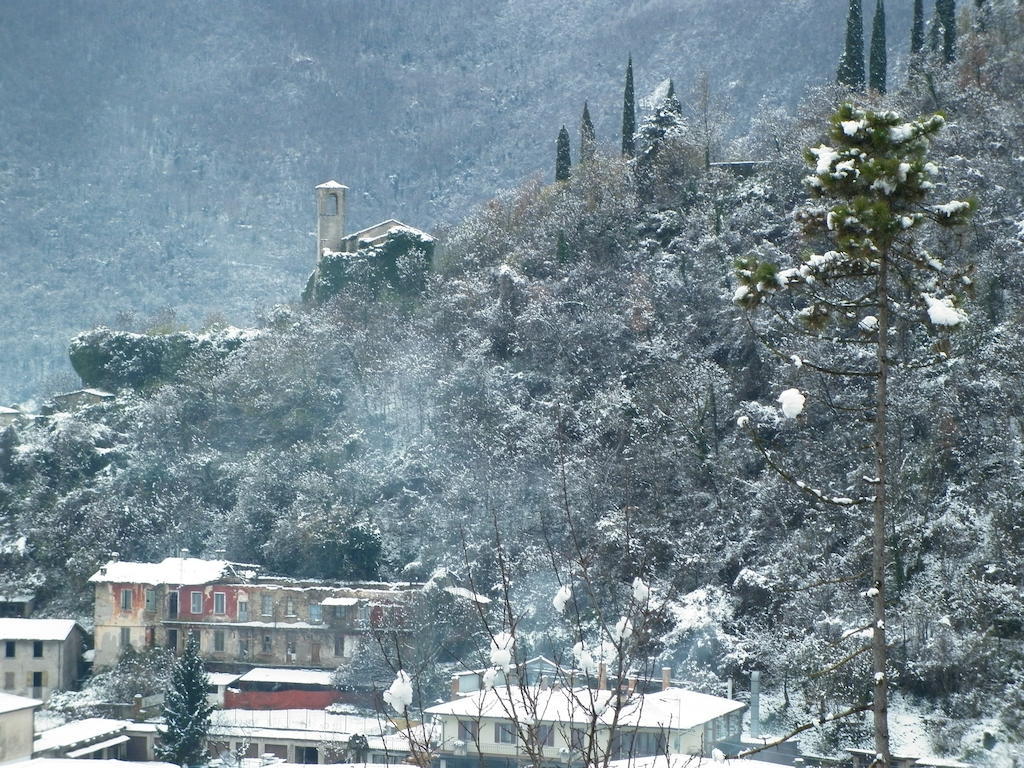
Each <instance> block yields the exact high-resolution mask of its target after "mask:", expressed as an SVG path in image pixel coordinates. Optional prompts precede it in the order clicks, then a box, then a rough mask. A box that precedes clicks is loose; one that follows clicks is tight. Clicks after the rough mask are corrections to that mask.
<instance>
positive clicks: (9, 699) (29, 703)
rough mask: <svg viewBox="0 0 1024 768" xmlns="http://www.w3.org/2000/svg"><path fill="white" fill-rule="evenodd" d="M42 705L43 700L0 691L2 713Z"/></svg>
mask: <svg viewBox="0 0 1024 768" xmlns="http://www.w3.org/2000/svg"><path fill="white" fill-rule="evenodd" d="M42 705H43V702H41V701H40V700H39V699H30V698H28V697H27V696H15V695H14V694H13V693H0V714H4V713H5V712H16V711H17V710H19V709H28V708H29V707H41V706H42Z"/></svg>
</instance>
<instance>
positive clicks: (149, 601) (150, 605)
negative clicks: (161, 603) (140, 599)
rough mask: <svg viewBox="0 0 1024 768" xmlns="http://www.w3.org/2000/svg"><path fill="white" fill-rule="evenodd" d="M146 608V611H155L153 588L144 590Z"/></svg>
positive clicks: (154, 591)
mask: <svg viewBox="0 0 1024 768" xmlns="http://www.w3.org/2000/svg"><path fill="white" fill-rule="evenodd" d="M146 610H147V611H155V610H156V590H155V589H147V590H146Z"/></svg>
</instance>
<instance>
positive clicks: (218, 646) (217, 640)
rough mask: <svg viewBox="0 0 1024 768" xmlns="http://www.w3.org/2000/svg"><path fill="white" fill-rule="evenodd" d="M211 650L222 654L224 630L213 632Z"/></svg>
mask: <svg viewBox="0 0 1024 768" xmlns="http://www.w3.org/2000/svg"><path fill="white" fill-rule="evenodd" d="M213 650H214V651H216V652H217V653H224V630H223V629H215V630H213Z"/></svg>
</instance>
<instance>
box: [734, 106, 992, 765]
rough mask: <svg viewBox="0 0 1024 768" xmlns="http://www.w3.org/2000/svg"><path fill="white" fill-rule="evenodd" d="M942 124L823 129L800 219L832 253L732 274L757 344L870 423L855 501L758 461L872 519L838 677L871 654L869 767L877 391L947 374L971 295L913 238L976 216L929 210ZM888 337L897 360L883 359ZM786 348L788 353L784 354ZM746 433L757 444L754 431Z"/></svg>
mask: <svg viewBox="0 0 1024 768" xmlns="http://www.w3.org/2000/svg"><path fill="white" fill-rule="evenodd" d="M944 122H945V121H944V119H943V118H942V117H941V116H940V115H933V116H931V117H928V118H923V119H920V120H912V121H909V122H905V121H903V120H902V119H901V118H900V116H899V115H898V114H896V113H895V112H871V111H868V110H864V109H861V108H858V107H856V106H854V105H852V104H844V105H843V106H842V107H840V109H839V111H838V112H837V113H836V114H835V115H834V116H833V117H832V127H831V132H830V139H831V145H827V144H821V145H819V146H817V147H813V148H811V149H809V150H808V153H807V161H808V163H809V164H810V165H811V166H812V167H813V168H814V173H813V174H812V175H810V176H808V177H807V183H808V184H809V186H810V187H811V192H812V195H813V197H814V198H815V199H814V200H813V201H812V203H811V204H810V205H808V206H807V207H806V208H804V209H803V210H802V211H801V212H800V214H799V218H800V220H801V221H802V223H803V224H804V227H805V232H806V233H807V234H808V235H811V236H816V237H822V238H824V239H825V240H827V241H828V242H829V243H830V245H831V246H832V247H831V249H828V250H825V251H824V252H822V253H817V254H811V255H807V256H805V257H803V259H802V261H801V263H800V264H798V265H797V266H794V267H789V268H786V269H780V268H779V267H778V266H777V265H776V264H774V263H771V262H770V261H762V260H759V259H757V258H753V257H751V258H748V259H746V260H744V261H742V262H741V263H740V264H739V265H738V270H737V276H738V279H739V283H740V285H739V287H738V288H737V290H736V293H735V296H734V299H735V301H736V302H737V303H739V304H740V305H742V306H744V307H747V308H749V309H753V308H756V307H758V306H760V305H761V304H763V303H766V302H767V303H769V304H770V305H771V308H772V310H773V311H772V312H770V313H766V314H767V315H770V317H768V318H767V319H766V321H765V322H766V325H765V326H764V327H763V328H762V331H761V332H762V336H761V337H762V340H763V341H765V343H766V345H767V346H768V347H769V348H770V349H771V350H772V351H773V352H776V353H777V354H779V355H780V356H782V357H783V359H786V360H791V361H792V362H793V364H794V366H795V368H796V370H797V372H798V375H799V374H800V373H803V372H807V371H810V372H813V374H814V375H815V377H817V375H818V374H825V375H827V376H829V377H832V378H833V380H834V382H835V383H834V384H833V385H832V386H830V387H828V389H829V390H831V391H830V392H827V393H826V397H827V398H828V400H827V402H828V409H829V410H830V411H832V412H834V413H844V412H845V413H850V414H855V422H856V423H863V420H864V416H865V415H867V416H868V417H869V418H870V420H871V422H872V435H871V441H872V443H871V444H872V450H871V456H870V457H868V456H866V455H865V456H864V457H863V460H862V463H860V464H859V465H857V466H855V467H852V468H851V471H850V472H849V473H848V474H847V478H849V477H859V478H861V480H860V481H859V482H860V483H862V490H861V492H860V494H859V495H850V494H849V493H848V491H844V492H842V493H837V494H835V495H833V494H831V493H829V492H827V491H822V490H818V489H816V488H813V487H812V486H811V485H810V484H808V483H806V482H804V481H802V480H797V479H796V477H795V475H794V473H793V472H791V471H789V470H787V469H785V468H784V467H783V466H782V464H781V463H780V461H779V459H778V457H777V456H776V455H775V454H774V453H773V452H770V451H768V450H766V449H762V450H763V454H764V457H765V459H766V460H767V462H768V463H769V464H770V465H771V466H773V467H774V468H776V469H777V470H778V471H779V472H780V474H782V475H783V476H784V477H786V478H787V479H789V480H791V481H792V482H794V483H795V484H796V485H797V486H798V487H799V488H800V489H801V490H803V491H804V492H805V493H807V494H808V495H809V496H810V497H811V498H812V499H813V500H814V501H815V502H817V503H822V504H828V505H832V506H833V507H835V508H838V509H840V510H846V511H849V512H852V513H854V514H855V510H857V509H859V508H860V507H862V506H863V507H867V506H870V507H871V508H872V515H871V522H870V530H871V535H870V537H869V538H870V541H871V543H872V548H871V553H872V554H871V563H870V572H871V583H870V586H868V588H867V589H866V590H865V592H864V595H865V596H866V597H868V598H870V600H871V603H872V613H871V620H870V621H869V622H866V627H865V628H867V629H870V631H871V642H870V644H869V645H865V646H864V647H862V648H861V649H859V650H855V651H853V652H852V653H851V654H850V655H849V656H847V657H845V658H844V659H842V660H841V661H840V662H838V663H837V665H836V666H839V665H841V664H844V663H845V662H846V661H849V660H852V659H853V658H856V657H857V656H859V655H860V654H861V653H867V652H869V651H870V653H871V658H872V680H871V687H872V688H873V692H872V694H871V697H870V701H871V709H872V710H873V713H874V739H875V752H876V753H877V755H878V758H877V759H876V761H875V762H874V763H873V765H876V766H883V768H887V767H888V766H889V765H890V764H891V755H890V750H889V730H888V688H889V671H888V664H887V662H888V645H887V642H886V635H885V620H886V568H887V554H888V552H887V542H888V539H887V536H888V535H889V526H890V525H891V524H892V521H891V520H890V519H889V514H888V513H889V509H888V508H889V501H888V496H887V484H888V482H889V479H888V478H889V475H890V467H889V456H888V442H889V441H888V434H887V433H888V410H887V405H888V401H889V394H888V387H889V384H890V379H891V377H892V376H893V374H897V375H898V374H899V373H900V372H901V370H902V371H907V370H912V369H918V368H921V367H924V366H928V365H942V364H944V363H945V361H946V355H947V353H946V350H945V346H944V338H943V337H944V336H945V333H946V332H947V331H949V330H952V329H955V328H957V327H958V326H960V325H961V324H962V323H963V322H964V321H965V320H966V315H965V313H964V311H963V310H962V309H961V308H960V306H959V305H960V303H961V301H962V297H963V294H964V292H965V291H966V290H967V288H968V286H969V285H970V280H969V278H968V277H967V275H966V272H965V271H957V270H954V269H950V268H949V267H948V266H947V265H946V264H944V263H943V262H942V261H941V260H940V259H939V258H938V257H937V256H935V255H933V254H930V253H928V252H927V251H926V250H925V249H924V248H923V247H921V245H920V238H919V237H917V234H918V232H919V230H921V228H922V227H923V226H924V225H926V224H928V223H934V224H938V225H941V226H953V225H959V224H963V223H964V222H965V220H966V218H967V217H968V216H969V214H970V213H971V210H972V209H973V208H974V203H973V202H972V201H969V200H954V201H952V202H949V203H945V204H943V205H935V204H929V203H928V202H927V198H928V195H929V193H930V191H931V190H932V189H933V188H934V186H935V182H934V180H935V178H936V177H937V175H938V172H939V169H938V167H937V166H936V165H935V164H934V163H931V162H929V161H928V160H927V158H926V152H927V149H928V146H929V141H930V139H931V137H932V136H933V135H934V134H935V133H937V132H938V131H939V130H940V129H941V128H942V126H943V124H944ZM779 294H786V295H788V298H789V299H790V302H789V303H788V304H787V303H784V302H783V300H782V299H783V297H782V296H781V295H779ZM896 338H898V339H899V346H900V350H899V355H895V354H893V353H892V352H891V351H890V342H891V341H892V340H894V339H896ZM914 342H917V343H914ZM929 346H930V347H931V348H930V350H929V351H928V352H924V349H927V348H928V347H929ZM783 347H790V348H789V349H786V350H785V352H783V349H782V348H783ZM790 353H795V354H792V355H791V354H790ZM779 401H780V403H781V405H782V411H783V415H784V416H785V418H787V419H793V418H796V417H797V416H798V415H800V413H801V412H802V411H803V410H804V405H805V395H804V393H803V392H801V391H800V390H799V389H797V388H792V389H788V390H786V391H785V392H783V393H782V395H781V396H780V398H779ZM740 423H741V426H749V425H750V418H749V416H742V417H741V419H740ZM850 428H851V429H856V428H857V427H856V426H851V427H850ZM751 433H752V434H753V435H754V436H755V439H758V440H759V438H758V430H757V427H756V426H754V427H752V428H751ZM759 445H760V442H759ZM871 465H873V466H871ZM857 635H858V633H852V634H851V635H850V637H851V638H854V637H856V636H857ZM833 668H835V667H833ZM866 687H867V686H865V688H866ZM865 706H866V705H860V706H859V707H858V706H854V707H852V708H851V710H850V711H851V712H853V711H858V709H860V708H864V707H865Z"/></svg>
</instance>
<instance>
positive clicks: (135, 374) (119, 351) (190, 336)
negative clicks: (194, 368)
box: [68, 328, 254, 390]
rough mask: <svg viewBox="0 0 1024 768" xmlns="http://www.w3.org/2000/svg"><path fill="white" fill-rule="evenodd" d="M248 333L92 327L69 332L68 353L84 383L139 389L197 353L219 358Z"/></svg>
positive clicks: (167, 376)
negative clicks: (144, 331) (71, 334)
mask: <svg viewBox="0 0 1024 768" xmlns="http://www.w3.org/2000/svg"><path fill="white" fill-rule="evenodd" d="M253 335H254V333H253V332H251V331H243V332H239V331H237V330H236V329H231V328H227V329H220V330H215V331H212V332H210V333H203V334H195V333H189V332H173V333H163V334H140V333H128V332H126V331H113V330H110V329H109V328H96V329H94V330H92V331H86V332H85V333H80V334H78V335H77V336H75V337H74V338H73V339H72V340H71V345H70V348H69V351H68V355H69V357H70V359H71V366H72V367H73V368H74V369H75V373H77V374H78V375H79V377H80V378H81V379H82V383H83V384H84V385H85V386H88V387H103V388H106V389H112V390H117V389H121V388H130V389H140V388H143V387H149V386H153V385H156V384H164V383H167V382H169V381H172V380H173V379H174V378H175V377H176V376H178V375H179V374H180V373H181V372H182V371H183V370H184V369H185V367H186V366H187V364H188V363H189V362H190V361H192V360H193V359H194V358H195V357H196V356H197V355H203V356H205V357H207V358H208V359H211V358H216V359H218V360H221V361H223V360H225V359H226V358H227V357H228V356H229V355H230V354H231V353H233V352H235V351H236V350H237V349H238V348H239V347H241V346H242V344H244V343H245V342H246V341H247V340H248V339H251V338H252V337H253Z"/></svg>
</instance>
